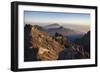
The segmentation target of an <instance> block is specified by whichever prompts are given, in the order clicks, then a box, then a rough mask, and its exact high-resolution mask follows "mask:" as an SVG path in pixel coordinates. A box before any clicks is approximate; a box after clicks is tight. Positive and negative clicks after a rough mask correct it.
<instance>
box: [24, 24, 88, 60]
mask: <svg viewBox="0 0 100 73" xmlns="http://www.w3.org/2000/svg"><path fill="white" fill-rule="evenodd" d="M80 42H81V41H80ZM89 56H90V54H89V53H88V52H87V51H86V50H85V48H84V47H83V46H82V45H79V44H76V43H73V42H71V41H69V39H67V38H65V37H64V36H63V35H62V34H60V33H57V32H56V33H55V35H51V34H49V33H48V32H47V30H46V29H43V27H40V26H38V25H30V24H27V25H25V27H24V60H25V61H40V60H42V61H45V60H67V59H86V58H89Z"/></svg>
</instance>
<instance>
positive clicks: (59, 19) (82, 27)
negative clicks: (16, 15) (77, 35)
mask: <svg viewBox="0 0 100 73" xmlns="http://www.w3.org/2000/svg"><path fill="white" fill-rule="evenodd" d="M24 23H25V24H32V25H40V26H46V25H50V24H54V23H57V24H59V25H61V26H63V27H66V28H67V27H68V28H71V29H74V30H78V31H82V32H87V31H88V30H90V14H87V13H60V12H57V13H56V12H38V11H35V12H34V11H24Z"/></svg>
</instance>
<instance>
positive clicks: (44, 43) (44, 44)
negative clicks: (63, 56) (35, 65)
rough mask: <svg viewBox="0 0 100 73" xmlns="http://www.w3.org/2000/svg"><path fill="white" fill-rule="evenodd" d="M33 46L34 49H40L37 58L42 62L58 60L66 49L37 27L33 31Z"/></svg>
mask: <svg viewBox="0 0 100 73" xmlns="http://www.w3.org/2000/svg"><path fill="white" fill-rule="evenodd" d="M31 44H32V46H31V47H32V48H36V49H38V53H37V58H38V59H40V60H56V59H58V56H59V55H58V54H59V52H61V51H63V49H64V46H63V45H61V44H60V43H59V42H57V41H55V39H53V37H52V36H50V34H49V33H47V32H45V31H43V30H40V28H39V26H36V25H34V26H33V27H32V29H31Z"/></svg>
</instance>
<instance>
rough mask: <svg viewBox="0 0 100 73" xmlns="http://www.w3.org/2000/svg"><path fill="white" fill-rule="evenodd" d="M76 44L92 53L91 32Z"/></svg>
mask: <svg viewBox="0 0 100 73" xmlns="http://www.w3.org/2000/svg"><path fill="white" fill-rule="evenodd" d="M75 43H76V44H79V45H83V47H84V48H85V50H86V51H87V52H90V31H88V32H87V33H86V34H85V35H84V36H83V37H82V38H80V39H77V40H76V41H75Z"/></svg>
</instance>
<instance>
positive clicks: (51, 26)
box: [45, 23, 61, 29]
mask: <svg viewBox="0 0 100 73" xmlns="http://www.w3.org/2000/svg"><path fill="white" fill-rule="evenodd" d="M60 27H61V26H60V25H59V24H58V23H54V24H50V25H46V26H45V28H46V29H49V28H60Z"/></svg>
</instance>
